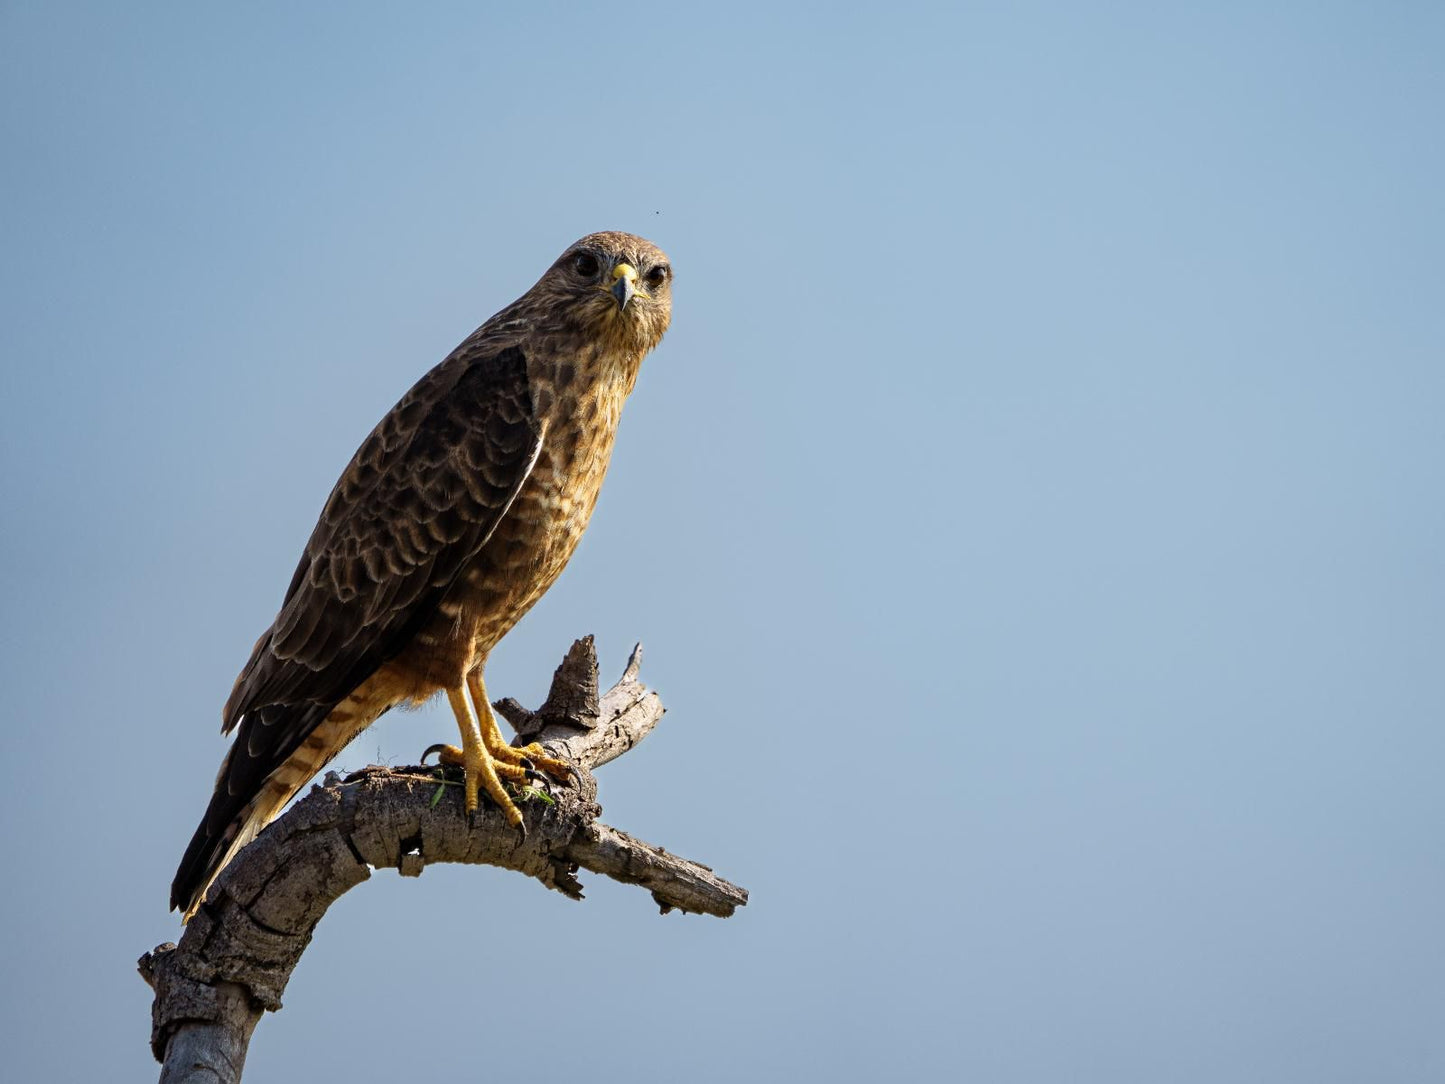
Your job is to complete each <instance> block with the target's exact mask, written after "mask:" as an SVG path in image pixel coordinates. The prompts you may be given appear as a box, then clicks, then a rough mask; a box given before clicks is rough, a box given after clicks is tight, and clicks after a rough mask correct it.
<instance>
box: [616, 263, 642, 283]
mask: <svg viewBox="0 0 1445 1084" xmlns="http://www.w3.org/2000/svg"><path fill="white" fill-rule="evenodd" d="M612 278H613V280H614V281H615V280H617V279H620V278H625V279H627V281H628V282H636V281H637V268H635V267H633V266H632V265H631V264H630V263H620V264H618V265H617V266H616V267H614V268H613V269H612Z"/></svg>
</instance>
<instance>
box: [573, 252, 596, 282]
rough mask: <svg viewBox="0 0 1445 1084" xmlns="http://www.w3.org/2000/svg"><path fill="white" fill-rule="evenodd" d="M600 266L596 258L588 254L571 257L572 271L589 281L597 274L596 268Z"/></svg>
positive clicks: (581, 253) (583, 253)
mask: <svg viewBox="0 0 1445 1084" xmlns="http://www.w3.org/2000/svg"><path fill="white" fill-rule="evenodd" d="M601 266H602V265H601V264H599V263H598V262H597V257H596V256H594V255H593V254H592V253H590V252H579V253H577V255H575V256H573V257H572V270H573V271H575V272H577V274H579V275H581V276H582V277H583V278H585V279H590V278H591V277H592V276H593V275H595V274H597V271H598V268H600V267H601Z"/></svg>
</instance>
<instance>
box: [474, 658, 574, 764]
mask: <svg viewBox="0 0 1445 1084" xmlns="http://www.w3.org/2000/svg"><path fill="white" fill-rule="evenodd" d="M467 688H468V689H470V690H471V693H472V702H473V703H475V704H476V706H477V716H478V717H479V718H480V719H481V720H482V741H483V743H484V744H485V745H486V747H487V752H489V753H491V754H492V758H493V759H494V760H496V761H497V762H498V767H499V768H500V767H501V766H502V765H503V764H509V765H510V764H515V765H517V766H518V767H522V768H525V767H527V766H530V767H533V768H540V769H541V770H542V771H544V772H546V773H547V774H548V775H550V776H552V778H554V779H557V780H559V781H561V782H566V780H567V777H568V776H570V775H572V774H573V769H572V765H570V764H568V763H567V762H566V761H565V760H559V759H557V758H556V757H553V756H548V755H547V750H545V749H543V748H542V747H541V746H540V745H539V744H537V743H536V742H532V744H530V745H524V746H522V747H521V748H520V749H519V748H517V747H516V746H515V745H508V744H507V740H506V739H505V738H504V737H502V731H501V730H500V728H498V726H497V717H496V716H495V715H494V714H493V713H492V705H491V701H489V700H488V699H487V687H486V685H485V684H484V683H483V682H482V670H481V667H477V669H475V670H473V671H472V672H471V673H469V674H468V675H467Z"/></svg>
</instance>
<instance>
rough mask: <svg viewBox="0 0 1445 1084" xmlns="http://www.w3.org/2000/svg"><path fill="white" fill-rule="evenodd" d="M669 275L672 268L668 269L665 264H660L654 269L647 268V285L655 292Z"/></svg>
mask: <svg viewBox="0 0 1445 1084" xmlns="http://www.w3.org/2000/svg"><path fill="white" fill-rule="evenodd" d="M671 274H672V268H670V267H668V266H667V264H665V263H660V264H658V265H657V266H656V267H653V268H649V269H648V272H647V285H648V286H649V287H651V288H652V289H654V290H655V289H657V288H658V287H659V286H661V285H662V284H663V283H664V282H666V281H667V279H668V276H669V275H671Z"/></svg>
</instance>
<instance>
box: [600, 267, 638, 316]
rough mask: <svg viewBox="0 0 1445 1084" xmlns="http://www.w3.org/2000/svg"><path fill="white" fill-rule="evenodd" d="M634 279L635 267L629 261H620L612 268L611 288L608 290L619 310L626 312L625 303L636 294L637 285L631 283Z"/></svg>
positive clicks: (635, 274) (635, 276)
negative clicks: (615, 300)
mask: <svg viewBox="0 0 1445 1084" xmlns="http://www.w3.org/2000/svg"><path fill="white" fill-rule="evenodd" d="M636 279H637V268H635V267H633V266H632V265H631V264H630V263H620V264H618V265H617V266H616V267H614V268H613V269H612V289H611V290H610V291H609V292H610V293H611V294H612V296H613V297H614V298H616V299H617V308H618V311H619V312H626V311H627V303H628V302H629V301H631V300H632V299H633V298H634V297H636V296H637V287H636V286H634V285H633V282H634V281H635V280H636ZM643 296H644V297H646V296H647V295H646V294H644V295H643Z"/></svg>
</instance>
